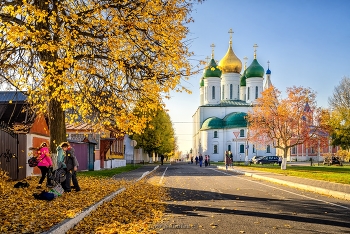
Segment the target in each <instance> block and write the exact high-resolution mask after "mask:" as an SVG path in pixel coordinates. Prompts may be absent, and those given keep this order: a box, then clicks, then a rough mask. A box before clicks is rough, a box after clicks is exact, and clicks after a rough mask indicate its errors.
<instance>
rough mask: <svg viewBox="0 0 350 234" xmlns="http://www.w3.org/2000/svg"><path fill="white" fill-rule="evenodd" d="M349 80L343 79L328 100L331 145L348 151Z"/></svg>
mask: <svg viewBox="0 0 350 234" xmlns="http://www.w3.org/2000/svg"><path fill="white" fill-rule="evenodd" d="M349 90H350V78H349V77H344V78H343V79H342V80H341V81H340V83H339V85H338V86H336V87H335V88H334V92H333V96H332V97H330V98H329V99H328V102H329V106H330V117H329V125H330V126H331V135H332V145H334V146H341V147H342V149H346V150H349V149H350V121H349V120H350V92H349Z"/></svg>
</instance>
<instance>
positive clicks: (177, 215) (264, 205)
mask: <svg viewBox="0 0 350 234" xmlns="http://www.w3.org/2000/svg"><path fill="white" fill-rule="evenodd" d="M150 180H152V182H153V183H154V182H156V183H159V184H160V185H162V186H165V187H166V188H168V191H169V194H170V197H171V198H170V200H168V201H166V203H167V210H166V213H165V218H164V220H163V221H162V222H161V223H158V224H157V225H155V226H154V229H155V230H156V231H157V232H158V233H164V234H167V233H284V234H289V233H350V201H346V200H340V199H335V198H331V197H327V196H323V195H320V194H316V193H311V192H306V191H303V190H298V189H293V188H290V187H287V186H283V185H278V184H274V183H270V182H266V181H260V180H256V179H254V178H251V177H246V176H244V175H239V174H235V173H234V172H232V171H226V170H219V169H217V168H215V167H202V168H200V167H199V166H196V165H195V164H180V163H179V164H172V165H169V164H167V165H162V166H160V168H158V170H157V171H156V173H153V175H152V178H150Z"/></svg>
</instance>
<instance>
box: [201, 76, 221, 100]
mask: <svg viewBox="0 0 350 234" xmlns="http://www.w3.org/2000/svg"><path fill="white" fill-rule="evenodd" d="M220 80H221V79H220V78H219V77H208V78H206V79H204V104H219V103H220V98H221V97H220V95H221V92H220ZM213 87H215V94H214V98H213Z"/></svg>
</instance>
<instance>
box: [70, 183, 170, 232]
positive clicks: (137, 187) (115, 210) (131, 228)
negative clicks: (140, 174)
mask: <svg viewBox="0 0 350 234" xmlns="http://www.w3.org/2000/svg"><path fill="white" fill-rule="evenodd" d="M167 198H168V196H167V192H166V189H165V188H164V187H161V186H157V185H152V184H151V183H148V182H147V181H140V182H137V183H135V184H133V185H131V186H129V187H127V189H126V190H125V191H123V192H122V193H120V194H118V195H117V196H116V197H115V198H113V199H112V200H111V201H110V202H106V203H104V204H103V205H101V206H100V207H99V208H97V209H96V210H95V211H93V212H92V213H91V214H90V215H89V216H87V217H85V218H84V219H83V220H82V221H81V222H80V223H79V224H78V225H77V226H75V227H74V228H73V229H71V230H70V231H69V232H68V233H70V234H72V233H156V231H155V230H152V229H153V227H154V226H155V224H157V223H158V222H159V221H160V220H161V217H162V215H163V212H164V211H165V203H164V202H163V199H167Z"/></svg>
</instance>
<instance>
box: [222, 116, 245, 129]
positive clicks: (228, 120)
mask: <svg viewBox="0 0 350 234" xmlns="http://www.w3.org/2000/svg"><path fill="white" fill-rule="evenodd" d="M245 116H247V113H244V112H233V113H230V114H228V115H226V116H225V118H224V120H223V122H224V126H225V128H242V127H247V121H246V120H245V118H244V117H245Z"/></svg>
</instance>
